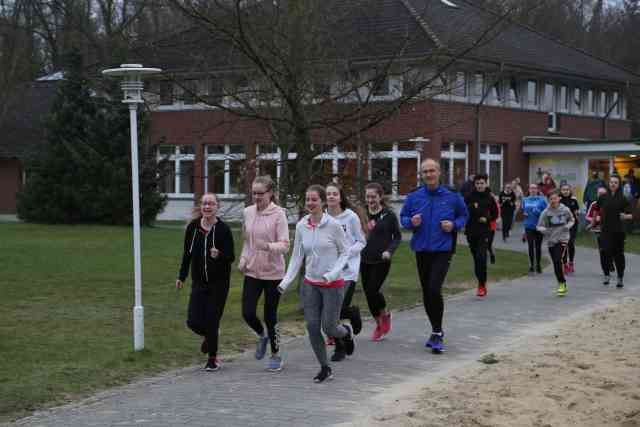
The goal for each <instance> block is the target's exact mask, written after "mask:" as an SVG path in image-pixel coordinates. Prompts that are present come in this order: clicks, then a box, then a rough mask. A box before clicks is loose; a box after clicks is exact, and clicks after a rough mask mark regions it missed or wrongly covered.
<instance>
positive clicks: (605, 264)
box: [596, 233, 614, 276]
mask: <svg viewBox="0 0 640 427" xmlns="http://www.w3.org/2000/svg"><path fill="white" fill-rule="evenodd" d="M596 238H597V240H598V253H599V254H600V268H601V269H602V273H603V274H604V275H605V276H608V275H609V273H611V272H612V271H614V268H613V265H612V262H613V261H612V260H611V259H610V258H608V257H607V253H606V252H605V247H604V242H603V241H602V236H601V235H600V233H597V235H596Z"/></svg>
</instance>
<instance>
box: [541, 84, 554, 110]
mask: <svg viewBox="0 0 640 427" xmlns="http://www.w3.org/2000/svg"><path fill="white" fill-rule="evenodd" d="M541 86H542V87H541V90H542V96H541V99H540V101H541V102H540V109H541V110H542V111H546V112H548V113H552V112H554V111H555V105H556V104H555V102H556V99H555V96H556V94H555V92H556V91H555V87H554V85H553V83H551V82H544V83H543V84H542V85H541ZM549 87H550V88H551V90H550V91H547V89H548V88H549ZM547 96H551V100H548V99H547Z"/></svg>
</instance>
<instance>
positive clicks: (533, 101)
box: [527, 80, 538, 108]
mask: <svg viewBox="0 0 640 427" xmlns="http://www.w3.org/2000/svg"><path fill="white" fill-rule="evenodd" d="M537 106H538V82H536V81H535V80H529V81H527V107H529V108H531V107H537Z"/></svg>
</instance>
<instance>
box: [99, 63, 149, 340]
mask: <svg viewBox="0 0 640 427" xmlns="http://www.w3.org/2000/svg"><path fill="white" fill-rule="evenodd" d="M160 71H162V70H161V69H159V68H144V67H143V66H142V65H140V64H122V65H120V67H119V68H111V69H109V70H104V71H103V72H102V74H103V75H104V76H105V77H121V78H122V84H121V87H122V91H123V92H124V99H123V100H122V102H123V103H125V104H129V125H130V127H131V183H132V185H131V189H132V197H133V263H134V280H135V305H134V307H133V349H134V350H135V351H140V350H142V349H144V308H143V307H142V274H141V267H140V190H139V185H138V104H142V103H143V102H144V100H143V99H142V88H143V83H142V76H148V75H151V74H157V73H159V72H160Z"/></svg>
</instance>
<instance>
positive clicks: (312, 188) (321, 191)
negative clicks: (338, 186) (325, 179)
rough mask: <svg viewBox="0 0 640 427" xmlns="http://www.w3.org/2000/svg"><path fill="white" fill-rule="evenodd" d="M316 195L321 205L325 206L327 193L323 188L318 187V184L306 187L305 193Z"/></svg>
mask: <svg viewBox="0 0 640 427" xmlns="http://www.w3.org/2000/svg"><path fill="white" fill-rule="evenodd" d="M311 192H314V193H317V194H318V196H320V200H322V205H323V206H326V204H327V191H326V190H325V188H324V187H323V186H322V185H320V184H313V185H310V186H308V187H307V191H306V193H311Z"/></svg>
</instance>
